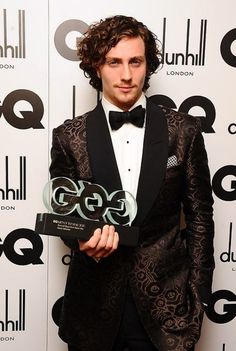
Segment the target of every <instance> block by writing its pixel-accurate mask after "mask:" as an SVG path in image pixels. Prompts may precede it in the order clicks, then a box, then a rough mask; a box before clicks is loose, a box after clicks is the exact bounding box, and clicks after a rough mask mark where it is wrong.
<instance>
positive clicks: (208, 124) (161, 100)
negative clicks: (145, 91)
mask: <svg viewBox="0 0 236 351" xmlns="http://www.w3.org/2000/svg"><path fill="white" fill-rule="evenodd" d="M150 98H151V100H152V101H153V102H154V103H155V104H157V105H163V106H166V107H169V108H177V106H176V104H175V102H174V101H173V100H172V99H171V98H170V97H168V96H166V95H153V96H151V97H150ZM196 106H199V107H201V108H202V109H203V110H204V111H205V116H198V117H201V121H202V131H203V132H205V133H215V131H214V129H213V127H212V125H213V123H214V121H215V117H216V110H215V106H214V105H213V103H212V102H211V100H209V99H208V98H206V97H204V96H198V95H196V96H191V97H189V98H187V99H186V100H184V101H183V102H182V104H181V105H180V106H179V110H178V111H180V112H184V113H189V111H190V109H191V108H193V107H196Z"/></svg>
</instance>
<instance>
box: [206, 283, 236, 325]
mask: <svg viewBox="0 0 236 351" xmlns="http://www.w3.org/2000/svg"><path fill="white" fill-rule="evenodd" d="M225 301H226V302H225ZM217 302H221V306H222V311H221V312H219V311H217V310H216V303H217ZM206 314H207V317H208V318H209V319H210V320H211V321H212V322H214V323H218V324H223V323H228V322H231V321H232V320H233V319H234V318H235V317H236V295H235V293H233V292H232V291H230V290H218V291H215V292H214V293H213V294H212V296H211V301H210V303H209V305H208V307H207V309H206Z"/></svg>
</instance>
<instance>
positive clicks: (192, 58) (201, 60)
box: [162, 18, 207, 66]
mask: <svg viewBox="0 0 236 351" xmlns="http://www.w3.org/2000/svg"><path fill="white" fill-rule="evenodd" d="M166 26H167V21H166V18H164V21H163V37H162V63H163V64H164V63H165V64H167V65H183V66H187V65H192V66H204V65H205V54H206V33H207V20H203V19H202V20H201V26H200V34H199V36H200V37H199V47H198V51H197V53H191V52H190V48H189V46H190V45H189V44H190V19H188V20H187V30H186V44H185V49H184V51H183V52H177V53H168V52H166Z"/></svg>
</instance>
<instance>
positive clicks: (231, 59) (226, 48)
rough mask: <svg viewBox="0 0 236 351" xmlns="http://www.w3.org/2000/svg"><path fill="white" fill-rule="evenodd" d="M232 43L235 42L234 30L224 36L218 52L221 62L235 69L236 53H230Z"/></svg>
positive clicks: (235, 29) (235, 30) (235, 33)
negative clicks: (221, 58)
mask: <svg viewBox="0 0 236 351" xmlns="http://www.w3.org/2000/svg"><path fill="white" fill-rule="evenodd" d="M234 41H236V28H234V29H232V30H230V31H229V32H228V33H226V34H225V36H224V38H223V39H222V42H221V45H220V52H221V55H222V57H223V60H224V61H225V62H226V63H227V64H228V65H230V66H232V67H236V53H233V52H232V46H233V42H234Z"/></svg>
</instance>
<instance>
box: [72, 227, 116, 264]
mask: <svg viewBox="0 0 236 351" xmlns="http://www.w3.org/2000/svg"><path fill="white" fill-rule="evenodd" d="M118 243H119V235H118V233H117V232H116V231H115V227H114V226H113V225H108V224H106V225H104V227H103V228H102V229H100V228H97V229H96V230H95V231H94V233H93V235H92V236H91V238H90V239H89V240H88V241H81V240H79V246H80V251H84V252H86V254H87V255H88V256H90V257H92V258H94V259H95V260H96V261H99V259H100V258H102V257H107V256H109V255H110V254H112V252H113V251H115V250H116V249H117V247H118Z"/></svg>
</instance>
